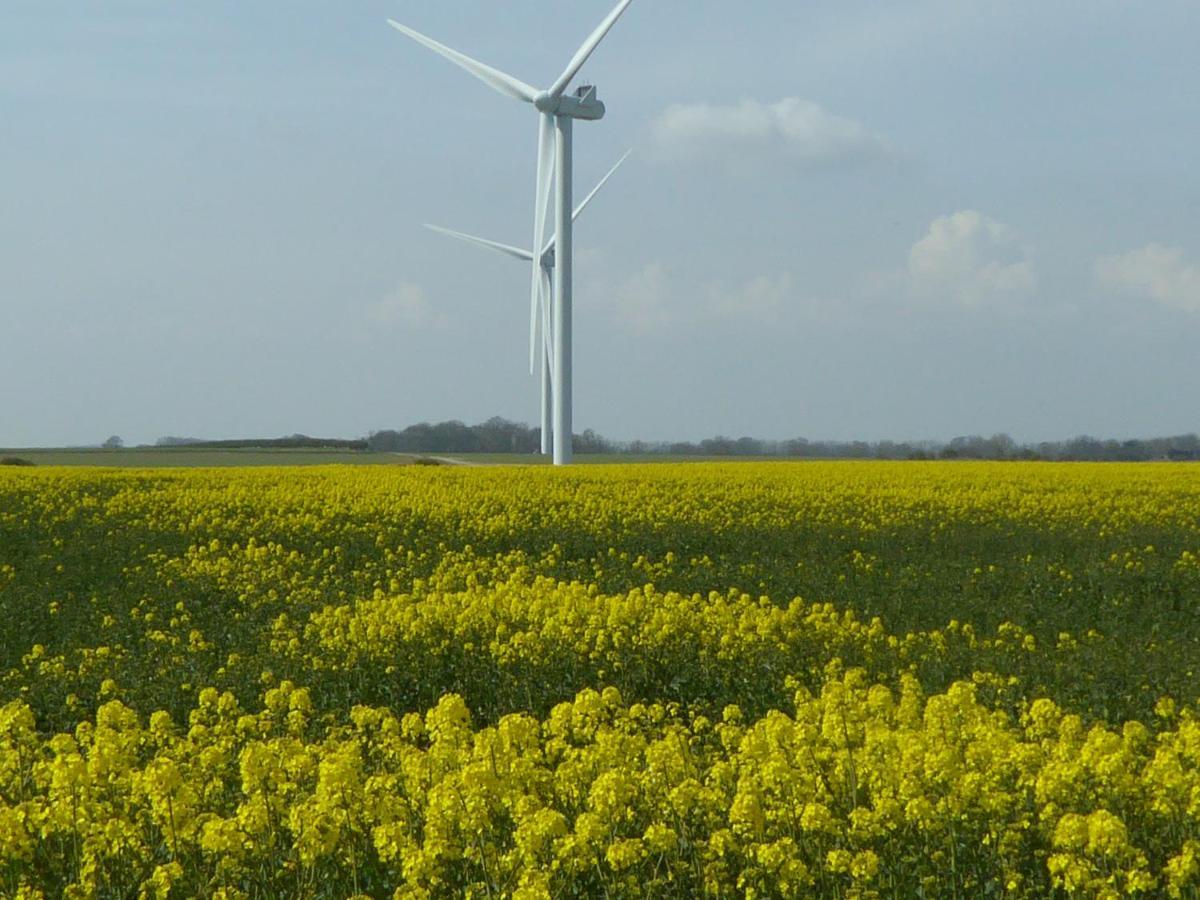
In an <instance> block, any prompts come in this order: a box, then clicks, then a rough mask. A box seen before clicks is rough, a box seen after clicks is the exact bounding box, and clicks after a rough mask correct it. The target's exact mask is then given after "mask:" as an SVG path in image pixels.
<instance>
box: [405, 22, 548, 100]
mask: <svg viewBox="0 0 1200 900" xmlns="http://www.w3.org/2000/svg"><path fill="white" fill-rule="evenodd" d="M388 24H389V25H391V26H392V27H393V28H395V29H396V30H397V31H399V32H400V33H401V34H404V35H407V36H408V37H410V38H412V39H413V40H414V41H416V42H417V43H418V44H421V45H423V46H425V47H428V48H429V49H430V50H432V51H433V52H434V53H438V54H440V55H442V56H444V57H446V59H448V60H450V62H452V63H454V64H455V65H456V66H460V67H462V68H464V69H466V70H467V71H468V72H470V73H471V74H472V75H474V76H475V77H476V78H478V79H479V80H480V81H482V82H483V83H484V84H486V85H488V86H489V87H491V88H492V89H493V90H497V91H499V92H500V93H501V94H506V95H507V96H509V97H513V98H515V99H517V100H524V101H525V102H526V103H532V102H533V98H534V97H536V96H537V95H538V91H537V90H536V89H534V88H533V87H530V86H529V85H528V84H526V83H525V82H523V81H521V79H519V78H513V77H512V76H511V75H507V74H505V73H504V72H501V71H500V70H499V69H493V68H492V67H491V66H489V65H485V64H484V63H481V62H479V60H476V59H471V57H469V56H467V55H466V54H465V53H459V52H458V51H457V50H452V49H451V48H449V47H447V46H446V45H445V44H440V43H438V42H437V41H435V40H434V39H433V38H431V37H426V36H425V35H423V34H421V32H419V31H414V30H413V29H411V28H409V27H408V26H407V25H401V24H400V23H399V22H395V21H393V20H391V19H388Z"/></svg>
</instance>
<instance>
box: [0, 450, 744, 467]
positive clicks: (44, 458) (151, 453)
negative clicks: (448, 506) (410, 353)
mask: <svg viewBox="0 0 1200 900" xmlns="http://www.w3.org/2000/svg"><path fill="white" fill-rule="evenodd" d="M6 456H14V457H18V458H20V459H25V460H29V461H30V462H32V463H34V464H35V465H39V466H101V467H115V468H122V469H129V468H133V469H161V468H203V467H208V466H217V467H229V466H332V465H348V466H404V465H413V464H415V463H416V462H418V461H421V460H440V461H451V460H458V461H461V462H463V463H465V464H467V465H480V466H538V465H548V464H549V462H550V460H549V458H548V457H544V456H539V455H537V454H532V453H455V454H452V453H445V454H441V453H435V454H429V455H428V456H423V455H421V454H410V453H369V452H366V451H362V450H282V449H247V450H243V449H238V450H232V449H230V450H212V449H195V448H191V447H146V448H137V449H123V450H104V449H99V448H96V449H92V448H88V449H50V450H41V449H39V450H0V458H4V457H6ZM757 460H758V461H759V462H761V461H763V458H762V457H757ZM718 461H719V462H735V461H736V458H730V457H715V456H714V457H708V456H669V455H664V454H656V453H644V454H628V455H621V456H618V455H612V454H605V455H580V456H576V457H575V462H577V463H579V464H581V465H599V464H606V463H608V464H611V463H671V462H718ZM747 461H751V459H750V458H747Z"/></svg>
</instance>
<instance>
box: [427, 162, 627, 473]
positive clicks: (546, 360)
mask: <svg viewBox="0 0 1200 900" xmlns="http://www.w3.org/2000/svg"><path fill="white" fill-rule="evenodd" d="M632 152H633V151H632V150H627V151H626V152H625V155H624V156H622V157H621V158H620V159H619V160H617V164H616V165H615V166H613V167H612V168H611V169H609V170H608V174H606V175H605V176H604V177H603V178H601V179H600V182H599V183H598V184H597V185H596V186H595V187H594V188H592V192H591V193H590V194H588V195H587V197H585V198H584V200H583V202H582V203H580V204H579V205H578V206H577V207H575V211H574V212H573V213H572V214H571V221H572V222H574V221H575V220H576V219H578V218H579V214H580V213H581V212H583V211H584V210H585V209H587V205H588V204H589V203H591V202H592V198H593V197H595V196H596V195H597V194H598V193H600V189H601V188H602V187H604V185H605V184H607V183H608V179H610V178H612V177H613V175H614V174H615V173H616V171H617V169H619V168H621V164H622V163H623V162H625V160H627V159H628V158H629V154H630V153H632ZM425 227H426V228H428V229H429V230H430V231H436V232H438V233H439V234H445V235H449V236H450V237H452V238H457V239H458V240H461V241H467V242H468V243H471V244H475V245H476V246H479V247H485V248H487V249H489V250H494V251H496V252H497V253H503V254H504V255H505V256H511V257H513V258H514V259H519V260H524V261H526V262H532V261H534V259H535V257H534V254H533V252H532V251H530V250H523V249H521V248H520V247H513V246H512V245H510V244H502V243H500V242H499V241H490V240H488V239H487V238H481V237H475V235H472V234H464V233H463V232H461V231H451V230H450V229H449V228H442V227H441V226H439V225H426V226H425ZM555 243H556V239H555V238H550V240H549V242H548V243H547V244H546V246H545V248H544V249H543V250H542V252H541V254H540V255H539V256H537V257H536V260H537V264H538V267H539V269H540V270H541V271H540V272H539V276H540V279H541V283H542V285H543V291H542V295H541V302H540V304H539V307H540V309H539V313H540V316H539V318H540V319H541V330H542V454H543V455H544V456H548V455H549V454H550V452H551V447H552V445H551V435H552V434H553V411H552V406H551V404H552V398H553V396H554V387H553V385H554V375H553V372H552V370H551V367H552V364H553V359H554V349H553V347H554V345H553V340H552V338H551V336H550V327H549V325H550V322H549V316H550V312H551V309H550V307H551V303H552V297H553V291H552V290H551V288H550V287H549V285H551V284H552V283H553V278H554V258H555Z"/></svg>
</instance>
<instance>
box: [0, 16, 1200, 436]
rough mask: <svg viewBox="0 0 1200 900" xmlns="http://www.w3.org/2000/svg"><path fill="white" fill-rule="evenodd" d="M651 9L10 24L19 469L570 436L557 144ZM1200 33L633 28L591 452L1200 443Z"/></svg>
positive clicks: (579, 363) (6, 58)
mask: <svg viewBox="0 0 1200 900" xmlns="http://www.w3.org/2000/svg"><path fill="white" fill-rule="evenodd" d="M611 5H612V4H611V2H610V0H573V2H571V3H561V2H559V3H555V2H551V0H512V2H505V3H495V2H487V3H485V2H482V0H388V2H374V0H371V2H363V0H349V2H339V3H328V2H317V0H288V2H286V3H285V2H282V0H264V2H257V3H252V4H251V3H244V2H240V0H207V2H205V3H190V2H183V0H167V2H164V0H112V2H107V3H103V4H99V3H94V4H93V3H77V2H76V3H66V2H62V0H5V2H4V4H3V9H2V10H0V386H2V389H0V398H2V399H0V446H9V447H22V446H60V445H74V444H90V443H98V442H100V441H103V440H104V439H105V438H107V437H108V436H109V435H112V434H117V435H121V436H122V437H123V438H124V439H125V441H126V443H139V442H152V441H154V440H155V439H156V438H158V437H160V436H164V435H179V436H199V437H206V438H211V439H216V438H233V437H250V436H279V435H286V434H292V433H297V432H302V433H306V434H311V435H319V436H328V437H335V436H336V437H356V436H363V435H366V434H367V433H369V432H370V431H373V430H380V429H385V428H401V427H404V426H406V425H408V424H412V423H415V422H419V421H441V420H446V419H460V420H463V421H466V422H468V423H474V422H479V421H482V420H484V419H487V418H489V417H491V416H493V415H501V416H504V417H506V418H509V419H513V420H517V421H524V422H529V423H536V421H537V417H538V403H539V400H538V397H539V383H538V381H537V380H536V379H535V378H533V377H532V376H530V375H529V372H528V318H527V317H528V312H527V310H528V280H529V274H528V271H527V270H526V268H525V267H523V266H522V265H519V264H517V263H516V262H515V261H513V260H510V259H507V258H505V257H502V256H499V255H493V254H490V253H487V252H484V251H480V250H478V249H476V248H473V247H470V246H467V245H460V244H458V243H456V242H452V241H450V240H448V239H447V238H445V237H443V236H441V235H438V234H435V233H431V232H429V231H427V230H424V229H423V228H422V227H421V225H422V223H435V224H440V225H443V226H447V227H450V228H454V229H458V230H462V231H467V232H471V233H474V234H478V235H481V236H484V237H488V238H492V239H495V240H500V241H504V242H507V243H511V244H516V245H519V246H525V245H527V244H529V243H530V238H531V233H532V219H533V187H534V184H533V183H534V165H535V159H536V116H535V115H534V113H533V112H532V110H531V108H530V107H529V106H527V105H525V104H523V103H519V102H516V101H513V100H511V99H509V98H507V97H503V96H501V95H499V94H496V93H493V92H492V91H491V90H489V89H488V88H487V87H486V86H485V85H483V84H481V83H480V82H478V81H476V80H474V79H472V78H471V77H469V76H468V75H467V74H465V73H464V72H462V71H461V70H459V69H458V68H456V67H454V66H452V65H451V64H449V63H448V62H446V61H445V60H444V59H442V58H441V57H438V56H436V55H435V54H433V53H430V52H429V51H428V50H427V49H425V48H423V47H421V46H419V45H417V44H416V43H414V42H412V41H410V40H408V39H407V38H405V37H404V36H402V35H401V34H399V33H398V32H396V31H394V30H392V29H391V28H389V27H387V25H386V19H387V18H389V17H391V18H395V19H397V20H398V21H400V22H403V23H405V24H406V25H409V26H411V27H413V28H416V29H418V30H419V31H422V32H424V33H426V34H428V35H431V36H433V37H435V38H437V39H438V40H440V41H442V42H444V43H446V44H449V45H450V46H452V47H454V48H456V49H458V50H461V51H463V52H464V53H467V54H470V55H472V56H474V57H476V58H478V59H481V60H483V61H485V62H487V63H489V64H491V65H493V66H495V67H497V68H499V69H502V70H504V71H506V72H510V73H512V74H513V75H515V76H517V77H519V78H521V79H522V80H524V81H526V82H529V83H532V84H535V85H538V86H548V85H549V84H550V83H551V82H552V81H553V80H554V79H555V78H556V77H557V76H558V74H559V73H560V72H561V71H562V69H563V67H564V66H565V65H566V63H567V61H568V60H569V59H570V57H571V56H572V54H573V53H574V51H575V49H576V48H577V47H578V45H579V43H580V42H581V41H582V40H583V38H584V37H585V36H586V35H587V34H588V33H589V32H590V31H591V30H592V29H593V28H594V27H595V25H596V24H597V23H599V21H600V20H601V19H602V18H603V17H604V16H605V14H606V13H607V12H608V10H609V9H610V7H611ZM1198 33H1200V9H1198V8H1197V6H1196V4H1195V3H1194V0H1179V2H1173V0H1156V2H1154V3H1139V4H1133V3H1127V2H1112V0H1088V2H1084V0H1063V2H1058V3H1044V2H1030V0H1011V2H1005V3H997V2H976V0H909V2H905V0H899V2H897V0H880V2H865V0H813V2H803V3H797V2H795V0H754V2H753V3H729V2H714V0H634V2H633V4H632V5H631V6H630V8H629V10H628V11H627V13H626V14H625V16H624V17H623V18H622V19H621V20H620V21H619V22H618V23H617V25H616V27H615V28H614V29H613V31H612V32H611V33H610V34H609V36H608V38H607V39H606V40H605V41H604V43H603V44H602V45H601V46H600V48H599V49H598V50H597V51H596V53H595V55H594V56H593V57H592V58H591V60H589V62H588V64H587V65H586V66H585V68H584V70H583V72H582V73H581V80H583V81H586V82H588V83H594V84H596V85H597V86H598V90H599V96H600V98H601V99H602V100H603V101H604V102H605V103H606V105H607V108H608V115H607V116H606V118H605V119H604V120H603V121H601V122H597V123H592V122H581V123H579V124H578V125H577V126H576V130H575V134H576V141H575V152H576V181H575V188H576V192H577V194H579V195H582V194H583V193H584V192H586V191H587V190H589V189H590V188H591V186H592V185H593V184H594V183H595V182H596V181H597V180H598V179H599V178H600V177H601V176H602V175H603V174H604V172H606V171H607V170H608V168H609V167H610V166H611V165H612V163H613V162H615V161H616V159H617V158H619V156H620V155H621V154H622V153H624V152H625V150H627V149H630V148H632V149H633V155H632V156H631V157H630V159H629V161H628V162H627V163H626V164H625V165H624V167H623V168H622V169H621V170H620V171H619V172H618V173H617V174H616V176H614V178H613V179H612V180H611V181H610V182H609V183H608V185H606V187H605V188H604V190H603V191H602V192H601V194H600V195H598V196H597V198H596V200H595V201H594V202H593V204H592V205H591V206H590V207H589V208H588V209H587V211H586V212H585V213H584V214H583V215H582V216H581V217H580V219H579V221H578V223H577V228H576V234H575V237H576V298H575V315H574V319H575V331H574V335H575V342H574V343H575V369H574V372H575V426H576V430H577V431H582V430H583V429H584V428H592V429H595V430H596V431H598V432H599V433H601V434H603V435H605V436H608V437H611V438H617V439H632V438H642V439H650V440H682V439H692V440H695V439H699V438H703V437H709V436H713V435H716V434H724V435H729V436H741V435H752V436H756V437H761V438H791V437H801V436H802V437H807V438H810V439H839V440H854V439H862V440H877V439H895V440H915V439H935V440H936V439H942V440H946V439H950V438H952V437H955V436H957V435H969V434H984V435H991V434H993V433H997V432H1005V433H1008V434H1010V435H1012V436H1013V437H1014V438H1016V439H1017V440H1020V441H1040V440H1050V439H1062V438H1069V437H1072V436H1076V435H1080V434H1091V435H1095V436H1100V437H1117V438H1128V437H1135V436H1143V437H1149V436H1157V435H1169V434H1179V433H1185V432H1192V431H1198V430H1200V412H1198V409H1200V407H1198V406H1197V403H1196V398H1197V396H1200V352H1198V350H1197V348H1198V346H1200V343H1198V339H1200V168H1198V167H1197V165H1196V161H1197V159H1200V92H1198V91H1196V90H1195V85H1196V84H1197V83H1200V54H1197V53H1196V52H1195V44H1196V37H1197V34H1198Z"/></svg>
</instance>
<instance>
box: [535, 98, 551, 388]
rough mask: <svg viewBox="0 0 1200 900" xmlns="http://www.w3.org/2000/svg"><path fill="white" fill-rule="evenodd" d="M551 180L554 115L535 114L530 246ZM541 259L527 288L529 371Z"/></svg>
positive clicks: (538, 232)
mask: <svg viewBox="0 0 1200 900" xmlns="http://www.w3.org/2000/svg"><path fill="white" fill-rule="evenodd" d="M553 181H554V116H553V115H551V114H549V113H542V114H541V115H539V116H538V161H537V184H536V185H535V190H534V209H533V246H534V247H535V248H537V247H541V246H542V245H543V244H545V242H546V206H547V204H548V203H549V201H550V186H551V183H552V182H553ZM541 268H542V265H541V260H540V259H535V260H533V281H532V283H531V285H530V292H529V371H530V373H531V374H532V373H534V372H536V371H537V315H538V305H539V296H540V293H541V277H542V276H541Z"/></svg>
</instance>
